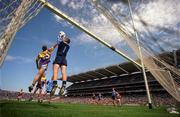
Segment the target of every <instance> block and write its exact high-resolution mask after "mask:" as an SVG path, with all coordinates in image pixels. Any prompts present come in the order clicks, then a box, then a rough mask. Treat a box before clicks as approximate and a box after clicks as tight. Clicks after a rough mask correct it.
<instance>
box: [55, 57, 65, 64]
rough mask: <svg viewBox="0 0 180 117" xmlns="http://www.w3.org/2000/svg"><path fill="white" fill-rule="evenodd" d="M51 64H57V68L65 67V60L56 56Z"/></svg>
mask: <svg viewBox="0 0 180 117" xmlns="http://www.w3.org/2000/svg"><path fill="white" fill-rule="evenodd" d="M53 64H58V65H59V66H62V65H65V66H67V60H66V58H65V57H62V56H57V57H56V58H55V60H54V62H53Z"/></svg>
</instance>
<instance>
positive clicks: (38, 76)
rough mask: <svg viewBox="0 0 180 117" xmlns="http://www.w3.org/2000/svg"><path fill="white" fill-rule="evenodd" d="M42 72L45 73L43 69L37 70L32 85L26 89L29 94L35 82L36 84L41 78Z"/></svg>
mask: <svg viewBox="0 0 180 117" xmlns="http://www.w3.org/2000/svg"><path fill="white" fill-rule="evenodd" d="M44 72H45V69H43V68H41V69H39V71H38V74H37V75H36V76H35V78H34V80H33V83H32V85H31V86H29V87H28V89H29V92H31V91H32V90H33V87H34V85H35V84H36V82H37V81H38V80H40V78H41V77H42V75H43V74H44Z"/></svg>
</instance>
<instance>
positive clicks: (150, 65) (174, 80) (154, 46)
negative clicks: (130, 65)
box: [94, 1, 180, 101]
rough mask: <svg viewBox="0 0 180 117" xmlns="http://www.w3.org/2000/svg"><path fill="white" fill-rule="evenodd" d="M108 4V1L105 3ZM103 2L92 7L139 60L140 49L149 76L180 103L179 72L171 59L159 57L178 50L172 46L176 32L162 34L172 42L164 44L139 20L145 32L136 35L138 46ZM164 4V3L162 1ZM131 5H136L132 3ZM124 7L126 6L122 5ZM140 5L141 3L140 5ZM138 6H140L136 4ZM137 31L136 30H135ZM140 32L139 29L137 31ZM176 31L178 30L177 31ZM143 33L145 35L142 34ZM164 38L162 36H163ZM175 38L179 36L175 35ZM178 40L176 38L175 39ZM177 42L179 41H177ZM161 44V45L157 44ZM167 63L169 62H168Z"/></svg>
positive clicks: (132, 35) (95, 3)
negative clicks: (145, 36)
mask: <svg viewBox="0 0 180 117" xmlns="http://www.w3.org/2000/svg"><path fill="white" fill-rule="evenodd" d="M106 2H108V1H106ZM106 2H105V1H103V2H101V1H94V5H95V7H96V8H97V9H98V10H99V11H100V12H101V13H102V14H103V15H104V16H106V18H107V19H109V21H111V23H112V24H113V26H114V27H115V28H116V30H117V31H118V32H119V33H120V34H121V35H122V36H123V37H124V39H125V40H126V42H127V43H128V45H129V46H130V47H131V48H132V49H133V51H134V52H135V53H136V55H137V56H138V58H140V54H139V53H140V52H139V46H140V48H141V51H142V55H143V56H142V62H143V63H144V65H145V67H146V68H147V70H149V71H150V72H151V74H152V75H153V76H154V77H155V78H156V80H157V81H158V82H159V83H160V84H161V85H162V86H163V87H164V88H165V89H166V90H167V91H168V92H169V93H170V94H171V95H172V96H173V97H174V98H176V99H177V100H178V101H180V89H179V87H180V82H179V78H180V70H179V69H178V68H177V66H173V65H174V64H172V63H173V59H171V57H170V56H168V55H166V56H168V57H169V60H168V59H166V58H163V57H160V56H159V55H160V54H161V53H162V52H168V51H170V50H172V48H173V49H179V47H180V46H179V45H176V44H174V42H175V40H176V39H175V40H173V38H170V37H173V34H176V31H175V32H174V31H171V32H174V33H170V32H164V33H169V35H170V37H168V38H169V40H171V41H173V43H172V42H166V41H164V40H162V39H161V37H160V36H159V38H160V39H159V38H156V37H155V36H154V33H152V32H151V31H150V30H149V29H150V28H149V25H147V23H146V25H144V24H145V23H144V22H145V21H144V20H142V19H140V20H139V21H140V22H138V23H143V25H142V26H144V29H145V30H146V31H147V32H142V31H141V32H140V33H138V34H139V36H138V37H140V40H139V41H140V44H138V42H137V40H136V37H135V34H134V33H135V32H132V33H131V31H130V30H128V29H127V28H126V29H124V27H125V26H124V24H122V23H121V22H120V21H119V19H118V17H117V15H118V16H120V14H117V12H116V15H114V14H115V13H114V11H112V9H110V8H108V7H107V6H108V5H109V4H107V3H106ZM164 2H165V1H164ZM132 3H133V4H137V3H134V2H132ZM124 4H125V5H127V7H128V4H127V3H124ZM141 4H142V3H141ZM138 5H140V4H138ZM137 9H138V6H137V8H136V9H135V10H136V12H135V13H136V14H134V15H136V16H137V17H138V16H139V14H140V13H139V12H140V11H138V10H137ZM130 21H131V20H130V18H129V24H130V25H129V28H130V29H133V28H134V27H133V26H132V23H130ZM137 29H138V28H137ZM139 30H141V29H139ZM159 30H160V31H163V30H167V29H162V28H160V29H159ZM177 31H178V30H177ZM144 33H145V34H144ZM144 35H148V36H150V37H149V38H144ZM163 36H164V35H163ZM165 36H168V34H165ZM175 36H179V35H175ZM177 39H178V38H177ZM178 41H179V40H178ZM159 42H161V43H159ZM168 47H170V48H169V49H167V48H168ZM168 61H169V62H168Z"/></svg>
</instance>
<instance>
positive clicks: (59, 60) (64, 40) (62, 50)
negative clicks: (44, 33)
mask: <svg viewBox="0 0 180 117" xmlns="http://www.w3.org/2000/svg"><path fill="white" fill-rule="evenodd" d="M69 44H70V39H69V38H68V37H67V36H66V35H65V33H64V32H62V31H61V32H60V33H59V39H58V49H57V53H56V57H55V60H54V62H53V76H52V80H53V88H52V90H51V93H50V95H51V96H52V95H54V93H55V91H56V89H57V87H58V85H57V79H58V70H59V69H60V70H61V73H62V86H61V88H60V91H59V95H62V94H63V93H64V91H65V88H66V80H67V74H66V68H67V60H66V55H67V53H68V51H69V48H70V46H69Z"/></svg>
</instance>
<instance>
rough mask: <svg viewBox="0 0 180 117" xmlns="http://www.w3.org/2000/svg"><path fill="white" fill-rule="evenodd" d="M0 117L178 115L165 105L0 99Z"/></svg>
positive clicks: (157, 116) (158, 116) (164, 116)
mask: <svg viewBox="0 0 180 117" xmlns="http://www.w3.org/2000/svg"><path fill="white" fill-rule="evenodd" d="M0 116H1V117H180V115H176V114H168V113H167V112H166V109H165V107H159V108H154V109H151V110H150V109H148V107H145V106H122V107H114V106H102V105H85V104H64V103H51V104H48V103H42V104H39V103H37V102H17V101H0Z"/></svg>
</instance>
